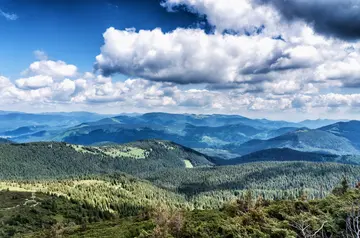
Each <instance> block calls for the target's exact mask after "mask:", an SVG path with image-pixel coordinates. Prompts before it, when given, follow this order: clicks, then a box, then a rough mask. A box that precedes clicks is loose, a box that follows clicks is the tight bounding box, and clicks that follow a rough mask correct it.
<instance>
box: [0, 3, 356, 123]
mask: <svg viewBox="0 0 360 238" xmlns="http://www.w3.org/2000/svg"><path fill="white" fill-rule="evenodd" d="M334 9H336V11H334ZM0 37H1V40H0V110H12V111H14V110H16V111H25V112H55V111H91V112H98V113H111V114H117V113H130V112H140V113H141V112H153V111H163V112H172V113H196V114H212V113H218V114H240V115H243V116H248V117H257V118H268V119H282V120H291V121H300V120H303V119H317V118H330V119H359V118H360V90H359V89H360V42H359V40H360V1H359V0H288V1H284V0H222V1H219V0H62V1H61V0H52V1H48V0H32V1H28V0H0Z"/></svg>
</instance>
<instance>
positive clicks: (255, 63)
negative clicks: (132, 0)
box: [96, 28, 318, 84]
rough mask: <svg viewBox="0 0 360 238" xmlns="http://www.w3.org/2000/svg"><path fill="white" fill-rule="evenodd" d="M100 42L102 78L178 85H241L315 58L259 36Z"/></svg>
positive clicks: (115, 37)
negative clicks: (114, 76) (114, 75)
mask: <svg viewBox="0 0 360 238" xmlns="http://www.w3.org/2000/svg"><path fill="white" fill-rule="evenodd" d="M104 38H105V44H104V46H103V47H102V48H101V54H100V55H98V56H97V57H96V67H97V69H98V70H100V71H101V72H102V73H103V74H105V75H108V74H112V73H122V74H125V75H130V76H133V77H142V78H145V79H149V80H153V81H168V82H175V83H179V84H187V83H228V82H236V83H239V82H245V81H248V80H251V77H248V78H247V77H246V75H247V74H251V73H256V74H257V73H262V72H268V71H271V70H279V69H281V68H283V67H287V68H302V67H308V66H309V63H311V62H315V61H317V59H313V57H314V56H318V55H317V52H316V49H315V48H314V47H311V46H303V48H299V46H297V45H293V44H286V43H285V42H283V41H280V40H275V39H272V38H270V37H263V36H246V35H242V36H234V35H222V34H215V35H208V34H206V33H205V32H204V31H202V30H199V29H177V30H175V31H173V32H170V33H163V32H162V31H161V30H160V29H155V30H152V31H139V32H138V33H137V32H129V31H126V30H124V31H121V30H116V29H114V28H109V29H107V31H106V32H105V33H104ZM304 48H305V50H307V51H306V52H304ZM284 58H286V59H284Z"/></svg>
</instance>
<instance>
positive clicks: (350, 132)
mask: <svg viewBox="0 0 360 238" xmlns="http://www.w3.org/2000/svg"><path fill="white" fill-rule="evenodd" d="M319 130H322V131H327V132H329V133H332V134H334V135H336V136H341V137H344V138H346V139H348V140H349V141H350V142H351V143H352V144H353V145H354V146H355V147H356V148H357V149H360V121H349V122H338V123H335V124H332V125H329V126H325V127H322V128H320V129H319Z"/></svg>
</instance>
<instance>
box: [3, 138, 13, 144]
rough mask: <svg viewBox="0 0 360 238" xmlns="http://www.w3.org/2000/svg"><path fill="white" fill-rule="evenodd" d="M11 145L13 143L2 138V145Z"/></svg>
mask: <svg viewBox="0 0 360 238" xmlns="http://www.w3.org/2000/svg"><path fill="white" fill-rule="evenodd" d="M10 143H12V141H10V140H8V139H4V138H0V144H10Z"/></svg>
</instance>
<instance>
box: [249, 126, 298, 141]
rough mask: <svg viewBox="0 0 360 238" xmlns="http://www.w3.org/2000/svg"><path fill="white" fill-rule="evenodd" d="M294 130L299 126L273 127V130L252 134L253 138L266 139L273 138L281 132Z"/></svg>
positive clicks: (281, 133)
mask: <svg viewBox="0 0 360 238" xmlns="http://www.w3.org/2000/svg"><path fill="white" fill-rule="evenodd" d="M296 130H299V128H298V127H282V128H279V129H274V130H270V131H263V132H261V133H259V134H256V135H255V136H254V139H260V140H268V139H271V138H275V137H278V136H281V135H283V134H286V133H289V132H293V131H296Z"/></svg>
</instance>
